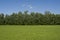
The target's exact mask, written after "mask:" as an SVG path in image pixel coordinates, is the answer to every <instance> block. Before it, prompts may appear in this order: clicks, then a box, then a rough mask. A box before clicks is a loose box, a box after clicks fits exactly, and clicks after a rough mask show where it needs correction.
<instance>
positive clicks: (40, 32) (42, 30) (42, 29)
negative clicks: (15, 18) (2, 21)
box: [0, 25, 60, 40]
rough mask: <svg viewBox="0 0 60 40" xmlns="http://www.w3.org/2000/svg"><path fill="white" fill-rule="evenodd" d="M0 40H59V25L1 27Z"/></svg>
mask: <svg viewBox="0 0 60 40" xmlns="http://www.w3.org/2000/svg"><path fill="white" fill-rule="evenodd" d="M0 40H60V25H51V26H50V25H34V26H32V25H31V26H30V25H28V26H27V25H25V26H22V25H1V26H0Z"/></svg>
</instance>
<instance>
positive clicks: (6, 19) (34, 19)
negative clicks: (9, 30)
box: [0, 11, 60, 25]
mask: <svg viewBox="0 0 60 40" xmlns="http://www.w3.org/2000/svg"><path fill="white" fill-rule="evenodd" d="M0 25H60V14H54V13H51V12H50V11H46V12H45V13H44V14H42V13H38V12H31V13H29V12H28V11H24V13H22V12H18V13H12V14H11V15H8V14H7V15H4V14H3V13H0Z"/></svg>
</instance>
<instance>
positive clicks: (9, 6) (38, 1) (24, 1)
mask: <svg viewBox="0 0 60 40" xmlns="http://www.w3.org/2000/svg"><path fill="white" fill-rule="evenodd" d="M25 10H28V11H29V12H31V11H34V12H41V13H43V12H45V11H47V10H48V11H51V12H53V13H60V0H0V13H4V14H11V13H13V12H18V11H22V12H23V11H25Z"/></svg>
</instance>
